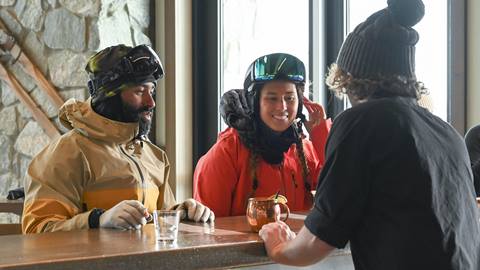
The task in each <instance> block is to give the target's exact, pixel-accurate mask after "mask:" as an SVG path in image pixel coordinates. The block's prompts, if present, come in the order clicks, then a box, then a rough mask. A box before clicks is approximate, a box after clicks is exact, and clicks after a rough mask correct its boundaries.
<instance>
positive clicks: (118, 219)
mask: <svg viewBox="0 0 480 270" xmlns="http://www.w3.org/2000/svg"><path fill="white" fill-rule="evenodd" d="M148 215H149V214H148V212H147V209H146V208H145V206H143V205H142V204H141V203H140V202H139V201H136V200H128V201H127V200H125V201H121V202H120V203H118V204H117V205H115V206H114V207H112V208H110V209H109V210H107V211H105V213H103V214H102V215H101V216H100V227H101V228H116V229H124V230H133V229H137V230H139V229H140V228H141V227H142V225H145V224H146V223H147V220H146V219H145V218H146V217H147V216H148Z"/></svg>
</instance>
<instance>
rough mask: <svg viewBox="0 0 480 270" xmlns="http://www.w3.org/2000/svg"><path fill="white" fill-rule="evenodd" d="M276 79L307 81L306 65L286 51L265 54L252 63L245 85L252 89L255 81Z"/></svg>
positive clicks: (245, 87)
mask: <svg viewBox="0 0 480 270" xmlns="http://www.w3.org/2000/svg"><path fill="white" fill-rule="evenodd" d="M274 80H287V81H292V82H295V83H305V65H304V64H303V62H302V61H300V59H298V58H297V57H295V56H293V55H290V54H286V53H273V54H268V55H264V56H262V57H259V58H257V59H256V60H255V61H254V62H253V63H252V64H250V66H249V68H248V70H247V74H246V75H245V81H244V84H243V87H244V89H245V90H247V91H251V90H252V86H253V85H254V84H255V83H265V82H269V81H274Z"/></svg>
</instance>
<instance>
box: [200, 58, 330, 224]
mask: <svg viewBox="0 0 480 270" xmlns="http://www.w3.org/2000/svg"><path fill="white" fill-rule="evenodd" d="M304 88H305V66H304V64H303V63H302V62H301V61H300V60H299V59H298V58H296V57H294V56H292V55H289V54H285V53H274V54H269V55H265V56H262V57H259V58H258V59H256V60H255V61H254V62H253V63H252V64H251V65H250V67H249V68H248V71H247V74H246V78H245V81H244V88H243V89H234V90H230V91H228V92H226V93H225V94H224V95H223V96H222V99H221V101H220V111H221V115H222V118H223V119H224V121H225V123H226V124H227V125H228V126H229V127H228V128H227V129H226V130H225V131H223V132H221V133H220V134H219V136H218V140H217V142H216V143H215V145H214V146H213V147H212V148H211V149H210V150H209V151H208V152H207V153H206V154H205V155H204V156H203V157H202V158H201V159H200V160H199V162H198V164H197V166H196V168H195V173H194V198H195V199H196V200H198V201H200V202H201V203H203V204H205V205H206V206H208V207H210V208H211V209H212V210H213V211H214V212H215V215H217V216H232V215H243V214H245V211H246V206H247V200H248V198H251V197H268V196H271V195H272V194H275V193H277V192H279V194H281V195H283V196H285V197H286V198H287V199H288V206H289V208H290V210H308V209H310V208H311V206H312V203H313V197H312V194H311V190H312V188H313V187H315V184H316V179H317V178H318V175H319V172H320V169H321V168H322V165H323V160H324V158H323V157H324V145H325V140H326V137H327V135H328V130H329V128H330V125H331V121H330V119H328V120H325V113H324V111H323V108H322V106H321V105H319V104H316V103H313V102H310V101H309V100H308V99H306V98H303V91H304ZM303 105H305V107H306V108H307V110H308V111H309V115H310V117H309V121H306V119H305V116H304V115H303V114H302V108H303ZM296 119H301V121H297V120H296ZM302 122H303V123H305V126H306V128H307V131H308V132H309V135H310V136H309V137H310V140H307V139H304V138H303V134H302Z"/></svg>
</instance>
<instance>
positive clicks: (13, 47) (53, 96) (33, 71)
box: [0, 19, 64, 109]
mask: <svg viewBox="0 0 480 270" xmlns="http://www.w3.org/2000/svg"><path fill="white" fill-rule="evenodd" d="M0 28H1V30H3V32H4V35H5V40H4V42H2V44H0V47H1V48H2V49H3V50H4V51H9V52H10V54H11V55H12V57H13V59H14V61H18V62H19V63H20V66H21V67H22V69H23V70H24V71H25V72H26V73H27V74H28V75H30V77H32V78H33V79H34V80H35V81H36V83H37V85H38V86H39V87H40V89H41V90H43V91H44V92H45V93H46V94H47V96H48V98H49V99H50V101H51V102H52V103H53V105H54V106H55V107H56V108H57V109H59V108H60V107H61V106H62V105H63V103H64V100H63V98H62V97H61V96H60V94H58V92H57V90H56V89H55V87H54V86H53V85H52V84H51V83H50V82H49V81H48V80H47V79H46V78H45V76H44V75H43V74H42V72H41V71H40V70H39V69H38V68H37V66H36V65H35V64H34V63H33V62H32V61H31V60H30V58H28V56H27V55H26V54H25V53H24V52H23V50H22V48H21V47H20V46H19V45H18V44H17V43H16V41H15V38H14V37H13V36H12V35H11V34H10V33H9V31H8V29H7V28H6V27H5V25H4V24H3V22H2V20H1V19H0Z"/></svg>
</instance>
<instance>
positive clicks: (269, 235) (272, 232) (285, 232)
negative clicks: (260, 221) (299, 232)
mask: <svg viewBox="0 0 480 270" xmlns="http://www.w3.org/2000/svg"><path fill="white" fill-rule="evenodd" d="M258 235H259V236H260V238H262V239H263V241H264V242H265V249H266V250H267V254H268V256H270V257H272V256H273V254H274V253H275V252H276V251H278V249H280V248H281V247H282V244H284V243H286V242H288V241H290V240H293V239H294V238H295V237H296V234H295V233H294V232H293V231H291V230H290V227H288V225H287V224H286V223H285V222H283V221H277V222H272V223H268V224H265V225H263V227H262V229H260V231H259V232H258Z"/></svg>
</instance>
